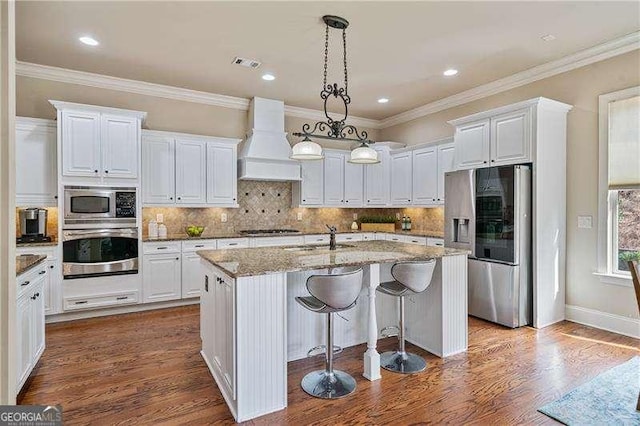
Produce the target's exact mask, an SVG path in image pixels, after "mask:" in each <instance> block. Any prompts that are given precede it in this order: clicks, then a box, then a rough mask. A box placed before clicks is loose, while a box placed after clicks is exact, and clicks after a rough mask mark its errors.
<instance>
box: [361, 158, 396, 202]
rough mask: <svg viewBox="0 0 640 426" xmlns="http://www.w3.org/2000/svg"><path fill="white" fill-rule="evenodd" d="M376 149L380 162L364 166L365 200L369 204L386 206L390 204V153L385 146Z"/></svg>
mask: <svg viewBox="0 0 640 426" xmlns="http://www.w3.org/2000/svg"><path fill="white" fill-rule="evenodd" d="M376 151H377V152H378V159H379V160H380V162H379V163H377V164H367V165H365V166H364V182H365V184H364V200H365V205H367V206H386V205H387V204H389V179H390V171H391V167H390V164H389V161H390V155H389V150H388V149H387V148H385V147H382V148H376Z"/></svg>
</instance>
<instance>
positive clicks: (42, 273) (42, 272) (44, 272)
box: [38, 271, 47, 275]
mask: <svg viewBox="0 0 640 426" xmlns="http://www.w3.org/2000/svg"><path fill="white" fill-rule="evenodd" d="M46 273H47V271H40V272H38V275H44V274H46Z"/></svg>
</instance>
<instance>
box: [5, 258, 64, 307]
mask: <svg viewBox="0 0 640 426" xmlns="http://www.w3.org/2000/svg"><path fill="white" fill-rule="evenodd" d="M16 254H17V255H22V254H37V255H43V256H47V258H46V260H45V261H44V262H43V263H42V264H40V265H38V266H37V267H36V268H34V273H35V272H37V273H38V275H43V276H44V283H43V288H42V299H43V304H44V313H45V315H53V314H58V313H60V312H61V311H62V260H61V259H60V255H59V249H58V247H33V246H18V247H16Z"/></svg>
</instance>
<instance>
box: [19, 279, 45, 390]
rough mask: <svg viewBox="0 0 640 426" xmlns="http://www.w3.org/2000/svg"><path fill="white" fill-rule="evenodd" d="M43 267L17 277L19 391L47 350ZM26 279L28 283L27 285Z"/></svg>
mask: <svg viewBox="0 0 640 426" xmlns="http://www.w3.org/2000/svg"><path fill="white" fill-rule="evenodd" d="M39 272H40V269H39V268H38V269H35V270H32V271H29V272H27V273H25V274H23V275H21V276H19V277H18V278H17V282H18V286H19V292H18V299H17V305H16V328H17V333H16V345H15V347H16V350H17V353H16V361H17V362H16V364H17V366H18V374H17V376H16V392H19V391H20V389H21V388H22V386H23V385H24V383H25V381H26V380H27V378H28V377H29V374H30V373H31V371H32V370H33V368H34V367H35V365H36V364H37V362H38V360H39V359H40V356H41V355H42V353H43V352H44V347H45V340H44V282H45V278H46V272H45V274H40V273H39ZM24 283H27V284H25V285H23V284H24Z"/></svg>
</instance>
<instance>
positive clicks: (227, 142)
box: [142, 130, 240, 207]
mask: <svg viewBox="0 0 640 426" xmlns="http://www.w3.org/2000/svg"><path fill="white" fill-rule="evenodd" d="M239 142H240V139H227V138H215V137H209V136H196V135H186V134H182V133H172V132H160V131H152V130H144V131H143V132H142V204H143V205H149V206H152V205H165V206H166V205H180V206H183V207H207V206H224V207H237V206H238V204H237V146H238V143H239Z"/></svg>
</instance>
